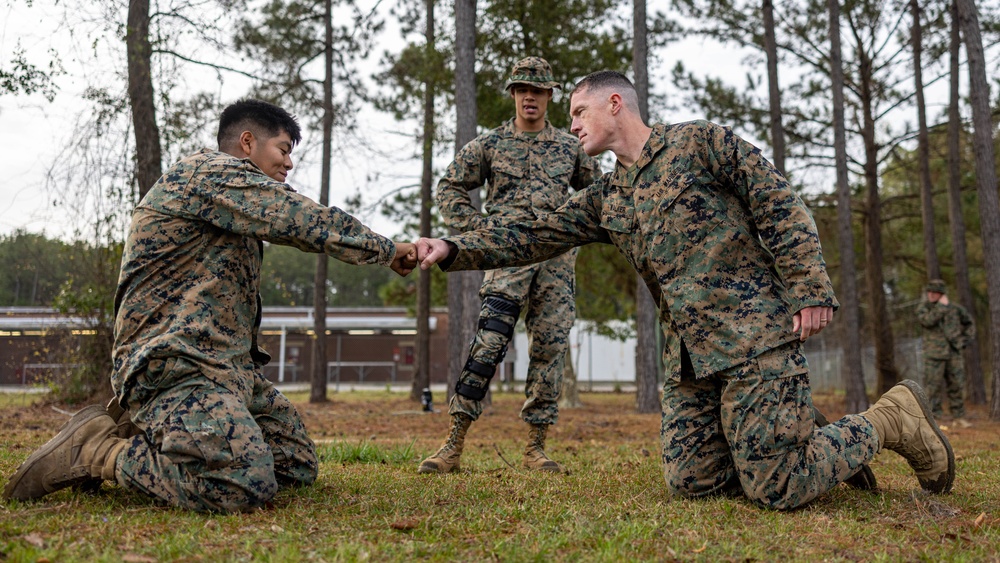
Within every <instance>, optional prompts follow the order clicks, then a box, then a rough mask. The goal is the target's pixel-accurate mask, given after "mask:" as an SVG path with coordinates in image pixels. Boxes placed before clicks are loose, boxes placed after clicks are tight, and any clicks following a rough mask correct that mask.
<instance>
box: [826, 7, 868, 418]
mask: <svg viewBox="0 0 1000 563" xmlns="http://www.w3.org/2000/svg"><path fill="white" fill-rule="evenodd" d="M827 6H828V9H829V14H830V78H831V82H832V90H833V131H834V133H833V135H834V141H833V144H834V149H835V153H836V158H835V161H836V169H837V242H838V244H839V249H840V292H839V294H840V311H839V312H838V313H839V314H838V316H839V324H840V330H841V346H842V348H843V353H844V363H843V366H842V367H841V370H842V377H843V378H844V389H845V391H846V393H845V395H846V396H845V399H846V403H847V404H846V410H847V412H849V413H858V412H861V411H864V410H865V409H867V408H868V396H867V395H866V394H865V378H864V372H863V371H862V367H861V314H860V311H859V301H858V283H857V269H856V268H855V259H856V258H855V254H854V231H853V229H852V228H851V223H852V221H851V186H850V183H849V181H848V174H847V128H846V125H845V121H844V66H843V58H842V56H841V46H840V1H839V0H827Z"/></svg>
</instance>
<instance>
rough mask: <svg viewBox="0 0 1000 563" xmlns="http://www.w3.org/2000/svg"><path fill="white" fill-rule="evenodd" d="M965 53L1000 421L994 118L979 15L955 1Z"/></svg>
mask: <svg viewBox="0 0 1000 563" xmlns="http://www.w3.org/2000/svg"><path fill="white" fill-rule="evenodd" d="M957 1H958V13H959V21H960V22H961V31H962V35H963V36H964V37H965V50H966V54H967V55H968V59H969V99H970V101H971V103H972V122H973V124H974V126H975V134H974V135H973V147H974V149H975V154H976V181H977V182H978V184H979V188H978V194H979V224H980V231H981V236H982V239H983V267H984V268H985V270H986V292H987V295H988V296H989V302H990V314H989V318H990V322H989V327H988V328H989V329H990V335H989V339H990V346H991V351H990V358H991V366H990V369H991V371H992V372H993V400H992V402H991V404H990V418H991V419H993V420H1000V376H998V370H1000V330H998V329H997V328H996V327H1000V197H998V195H997V175H996V168H995V167H996V160H995V159H994V154H993V119H992V115H991V114H990V87H989V82H987V79H986V58H985V55H984V53H983V38H982V34H981V33H980V31H979V15H978V14H977V13H976V4H975V2H973V0H957Z"/></svg>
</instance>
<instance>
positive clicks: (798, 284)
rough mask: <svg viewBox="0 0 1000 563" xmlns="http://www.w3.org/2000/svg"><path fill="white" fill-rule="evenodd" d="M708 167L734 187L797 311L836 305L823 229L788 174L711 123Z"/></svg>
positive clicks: (754, 149) (744, 142) (736, 137)
mask: <svg viewBox="0 0 1000 563" xmlns="http://www.w3.org/2000/svg"><path fill="white" fill-rule="evenodd" d="M708 129H709V131H710V134H709V139H708V142H707V144H708V149H707V150H709V151H710V154H709V155H708V160H709V167H710V170H711V171H712V173H713V174H714V175H715V176H716V178H717V179H721V180H723V181H724V183H726V184H729V185H731V186H733V189H735V190H736V192H737V194H736V195H737V196H738V197H739V198H740V199H741V200H743V201H744V202H745V203H746V205H747V207H748V208H749V210H750V213H751V215H752V221H753V224H754V225H755V227H756V229H757V232H758V234H759V236H760V238H761V241H762V242H763V243H764V245H765V246H766V247H767V248H768V249H769V250H770V252H771V254H772V255H773V256H774V259H775V266H776V267H777V270H778V273H779V274H780V276H781V278H782V280H783V281H784V282H785V284H786V286H787V288H788V294H789V297H790V299H791V300H792V303H791V304H792V305H793V307H794V310H796V311H798V310H801V309H803V308H806V307H817V306H823V307H838V306H839V304H838V303H837V300H836V297H835V295H834V291H833V283H832V282H831V281H830V277H829V276H828V275H827V272H826V262H825V261H824V260H823V250H822V247H821V246H820V241H819V233H818V231H817V229H816V224H815V222H814V221H813V218H812V215H811V213H810V212H809V209H808V208H807V207H806V205H805V203H804V202H803V201H802V199H801V198H799V196H798V195H797V194H796V193H795V191H794V190H793V189H792V186H791V185H790V184H789V183H788V181H787V180H786V179H785V177H784V176H782V174H781V173H780V172H779V171H778V170H777V169H776V168H775V167H774V165H772V164H771V163H770V162H768V161H767V159H765V158H764V156H763V155H762V154H761V152H760V149H758V148H757V147H755V146H753V145H751V144H750V143H748V142H746V141H745V140H743V139H741V138H740V137H739V136H737V135H736V134H734V133H733V131H732V130H731V129H730V128H728V127H722V126H719V125H714V124H709V125H708Z"/></svg>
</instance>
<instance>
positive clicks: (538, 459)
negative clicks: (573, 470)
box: [523, 424, 563, 473]
mask: <svg viewBox="0 0 1000 563" xmlns="http://www.w3.org/2000/svg"><path fill="white" fill-rule="evenodd" d="M548 429H549V425H548V424H532V425H531V428H530V429H529V430H528V445H527V447H525V448H524V462H523V464H524V466H525V467H527V468H528V469H537V470H540V471H552V472H554V473H562V470H563V468H562V466H561V465H559V464H558V463H556V462H554V461H552V460H551V459H549V456H547V455H545V433H546V432H547V431H548Z"/></svg>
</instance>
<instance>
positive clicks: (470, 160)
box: [437, 118, 600, 231]
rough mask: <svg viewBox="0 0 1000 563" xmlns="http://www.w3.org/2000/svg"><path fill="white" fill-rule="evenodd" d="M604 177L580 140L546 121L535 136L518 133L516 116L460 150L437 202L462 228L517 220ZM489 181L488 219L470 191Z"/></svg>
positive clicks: (451, 221)
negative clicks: (473, 200)
mask: <svg viewBox="0 0 1000 563" xmlns="http://www.w3.org/2000/svg"><path fill="white" fill-rule="evenodd" d="M599 178H600V169H599V167H598V165H597V162H596V161H594V159H592V158H590V157H589V156H587V153H585V152H583V148H582V147H581V146H580V141H578V140H577V138H576V137H574V136H573V135H570V134H569V133H566V132H563V131H560V130H558V129H556V128H555V127H552V125H551V124H550V123H549V122H548V121H547V120H546V122H545V128H544V129H542V130H541V131H539V133H538V135H535V136H532V135H528V134H525V133H523V132H518V131H517V128H516V127H514V119H513V118H512V119H511V120H510V121H508V122H506V123H504V124H503V125H501V126H500V127H497V128H496V129H493V130H492V131H490V132H488V133H485V134H483V135H480V136H479V137H476V138H475V139H473V140H472V141H470V142H469V143H468V144H466V145H465V146H464V147H462V150H460V151H458V154H457V155H456V156H455V160H454V161H453V162H452V163H451V165H449V166H448V170H447V172H446V173H445V175H444V177H442V178H441V180H440V181H439V182H438V186H437V204H438V208H439V209H440V210H441V215H442V216H444V219H445V221H446V222H447V223H448V225H449V226H450V227H452V228H454V229H457V230H460V231H470V230H475V229H482V228H485V227H488V226H489V225H490V224H493V223H500V222H503V221H511V220H531V219H534V218H535V217H538V216H540V215H542V214H544V213H548V212H550V211H554V210H555V209H556V208H557V207H559V206H560V205H562V204H563V202H565V201H566V199H567V198H568V197H569V194H570V188H573V189H576V190H581V189H583V188H585V187H587V186H589V185H590V184H592V183H593V182H595V181H597V180H598V179H599ZM483 186H488V189H487V191H486V195H485V197H484V205H483V207H484V209H485V211H486V215H488V216H489V218H488V219H487V217H486V216H484V215H483V214H482V213H480V212H479V211H478V210H477V209H476V208H475V207H473V206H472V202H471V198H470V197H469V191H471V190H475V189H477V188H481V187H483Z"/></svg>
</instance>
